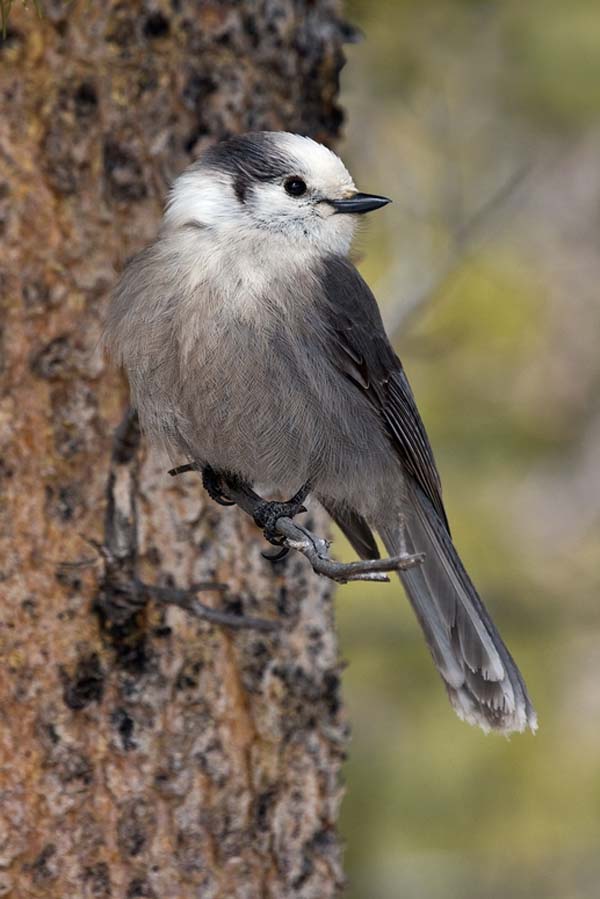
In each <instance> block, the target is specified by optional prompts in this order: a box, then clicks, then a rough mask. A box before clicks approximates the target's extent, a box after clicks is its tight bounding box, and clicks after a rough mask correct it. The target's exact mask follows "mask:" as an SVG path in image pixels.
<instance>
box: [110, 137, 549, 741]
mask: <svg viewBox="0 0 600 899" xmlns="http://www.w3.org/2000/svg"><path fill="white" fill-rule="evenodd" d="M387 202H389V200H387V199H386V198H385V197H379V196H374V195H371V194H364V193H359V192H358V191H357V189H356V187H355V185H354V182H353V180H352V178H351V177H350V175H349V173H348V171H347V170H346V168H345V166H344V164H343V163H342V161H341V160H340V159H339V158H338V157H337V156H336V155H335V154H334V153H333V152H331V151H330V150H329V149H327V148H326V147H324V146H322V145H321V144H318V143H315V142H314V141H313V140H311V139H309V138H307V137H301V136H299V135H297V134H287V133H284V132H258V133H252V134H245V135H242V136H238V137H233V138H231V139H229V140H225V141H223V142H221V143H219V144H216V145H214V146H212V147H211V148H210V149H208V150H207V151H206V152H205V153H204V155H203V156H202V157H201V158H200V159H199V160H198V161H197V162H195V163H194V164H193V165H191V166H190V167H189V168H188V169H187V170H186V171H185V172H184V173H183V174H182V175H180V177H178V178H177V180H176V181H175V183H174V185H173V188H172V190H171V193H170V196H169V200H168V204H167V207H166V211H165V214H164V218H163V221H162V225H161V227H160V230H159V233H158V237H157V238H156V240H155V242H154V243H153V244H152V245H151V246H149V247H147V248H146V249H145V250H143V251H142V252H141V253H139V255H137V256H135V257H134V258H133V259H132V260H131V261H130V262H129V263H128V265H127V266H126V268H125V271H124V272H123V274H122V276H121V279H120V281H119V283H118V285H117V288H116V290H115V293H114V297H113V300H112V305H111V307H110V311H109V314H108V322H107V327H106V337H105V340H106V343H107V345H108V347H109V350H110V351H111V353H112V355H113V357H114V358H115V359H116V360H117V361H118V363H119V364H120V365H122V366H123V368H124V369H125V371H126V373H127V376H128V379H129V385H130V390H131V396H132V403H133V405H134V406H135V408H137V410H138V413H139V417H140V421H141V425H142V428H143V430H144V431H145V432H146V433H147V434H148V435H149V436H150V438H152V439H153V440H154V441H155V442H157V443H158V444H160V445H162V446H163V447H164V448H166V449H167V451H168V452H169V453H170V454H171V455H172V456H173V455H175V454H178V455H179V456H180V457H181V455H182V454H184V455H185V456H186V457H187V458H188V459H189V460H192V461H193V462H194V463H197V464H198V466H199V467H202V468H203V470H204V474H205V477H204V481H205V486H207V488H208V489H209V492H211V495H213V498H216V499H221V500H222V501H224V502H226V485H227V481H228V479H229V483H230V484H231V483H233V479H235V481H236V483H245V484H248V485H251V484H260V485H270V486H271V488H272V489H273V490H276V491H277V492H279V493H282V494H283V495H285V496H292V495H293V497H294V498H293V500H291V501H290V503H287V504H286V503H271V504H268V503H265V514H264V516H263V518H262V519H261V521H260V523H261V525H264V527H265V529H266V530H265V532H266V533H267V535H268V534H269V527H271V528H272V526H273V522H274V520H276V517H277V516H278V515H279V516H280V515H283V514H286V515H293V514H294V513H295V512H297V511H299V509H300V508H301V505H300V504H301V502H302V501H303V499H304V497H305V496H306V495H307V494H308V493H310V494H311V495H313V496H314V497H316V498H317V499H318V500H319V502H320V503H321V504H322V505H323V506H324V507H325V509H326V510H327V511H328V512H329V514H330V515H331V516H332V518H333V519H334V520H335V521H336V522H337V523H338V525H339V527H340V528H341V530H342V531H343V532H344V534H345V535H346V536H347V538H348V539H349V541H350V543H351V544H352V546H353V547H354V549H355V550H356V552H357V553H358V554H359V555H360V556H361V557H363V558H375V557H377V556H378V550H377V545H376V543H375V539H374V536H373V534H374V532H375V533H378V534H379V535H380V536H381V538H382V540H383V543H384V544H385V546H386V548H387V550H388V552H390V553H398V552H399V551H400V550H401V548H406V549H407V550H408V551H409V552H423V553H424V554H425V559H424V562H423V564H422V565H419V566H416V567H415V568H412V569H410V570H407V571H404V572H401V573H400V577H401V580H402V583H403V585H404V588H405V590H406V593H407V595H408V598H409V600H410V602H411V604H412V607H413V609H414V611H415V614H416V616H417V619H418V621H419V624H420V625H421V627H422V629H423V632H424V635H425V639H426V640H427V645H428V647H429V650H430V652H431V655H432V657H433V661H434V663H435V666H436V668H437V669H438V671H439V673H440V675H441V677H442V679H443V681H444V684H445V686H446V689H447V691H448V695H449V697H450V701H451V703H452V705H453V707H454V709H455V710H456V712H457V713H458V715H459V716H460V717H461V718H463V719H464V720H465V721H468V722H469V723H471V724H476V725H479V726H480V727H481V728H482V729H483V730H484V731H489V730H496V731H501V732H503V733H510V732H512V731H522V730H524V729H525V728H527V727H529V728H531V729H532V730H535V728H536V716H535V712H534V710H533V707H532V705H531V702H530V699H529V696H528V694H527V689H526V687H525V684H524V682H523V679H522V677H521V674H520V672H519V670H518V668H517V666H516V664H515V662H514V661H513V659H512V657H511V655H510V653H509V651H508V649H507V647H506V646H505V644H504V642H503V641H502V638H501V637H500V635H499V633H498V631H497V630H496V627H495V626H494V623H493V622H492V620H491V618H490V615H489V614H488V612H487V611H486V609H485V607H484V605H483V603H482V601H481V599H480V598H479V595H478V593H477V591H476V589H475V587H474V586H473V584H472V582H471V580H470V578H469V576H468V574H467V572H466V571H465V569H464V567H463V565H462V563H461V561H460V558H459V556H458V554H457V552H456V549H455V548H454V545H453V543H452V538H451V536H450V530H449V527H448V520H447V518H446V512H445V510H444V504H443V502H442V494H441V486H440V478H439V475H438V471H437V468H436V464H435V461H434V458H433V453H432V450H431V446H430V444H429V440H428V438H427V434H426V432H425V428H424V426H423V422H422V421H421V417H420V415H419V412H418V410H417V407H416V404H415V400H414V397H413V393H412V390H411V388H410V385H409V383H408V380H407V378H406V375H405V373H404V369H403V367H402V364H401V362H400V360H399V359H398V357H397V356H396V354H395V352H394V350H393V349H392V347H391V345H390V343H389V340H388V338H387V336H386V334H385V331H384V327H383V323H382V320H381V316H380V313H379V309H378V307H377V303H376V301H375V298H374V297H373V294H372V293H371V291H370V290H369V288H368V286H367V285H366V284H365V282H364V281H363V279H362V278H361V276H360V274H359V273H358V271H357V270H356V268H355V267H354V266H353V264H352V263H351V262H350V261H349V259H348V253H349V250H350V244H351V241H352V237H353V234H354V230H355V226H356V223H357V217H358V216H360V215H362V214H363V213H365V212H369V211H370V210H373V209H377V208H378V207H381V206H383V205H385V204H386V203H387ZM218 485H225V487H224V488H223V489H222V490H221V491H219V487H218Z"/></svg>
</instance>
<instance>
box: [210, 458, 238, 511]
mask: <svg viewBox="0 0 600 899" xmlns="http://www.w3.org/2000/svg"><path fill="white" fill-rule="evenodd" d="M224 480H225V482H226V478H224V476H223V475H221V474H219V473H218V472H216V471H215V470H214V468H211V467H210V465H205V466H204V468H203V469H202V486H203V487H204V489H205V490H206V492H207V493H208V495H209V496H210V498H211V499H212V500H214V501H215V502H216V503H218V504H219V505H220V506H235V503H234V502H233V500H232V499H230V498H229V497H228V496H227V495H226V494H225V493H223V487H222V484H223V481H224Z"/></svg>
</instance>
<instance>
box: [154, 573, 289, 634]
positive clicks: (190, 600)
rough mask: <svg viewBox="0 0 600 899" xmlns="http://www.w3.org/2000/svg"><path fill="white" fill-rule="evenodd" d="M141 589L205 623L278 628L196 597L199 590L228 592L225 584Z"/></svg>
mask: <svg viewBox="0 0 600 899" xmlns="http://www.w3.org/2000/svg"><path fill="white" fill-rule="evenodd" d="M140 587H141V589H142V590H143V591H144V592H146V593H148V594H150V596H153V597H154V598H155V599H158V600H159V601H160V602H164V603H168V604H169V605H173V606H179V608H180V609H185V611H186V612H191V614H192V615H195V616H196V618H201V619H202V620H204V621H210V623H211V624H220V625H222V626H223V627H232V628H237V629H240V630H241V629H244V628H247V629H249V630H256V631H265V632H267V631H274V630H277V628H278V626H279V625H278V623H277V622H276V621H269V620H268V619H266V618H253V617H251V616H250V615H233V614H231V613H229V612H220V611H219V610H218V609H213V608H211V607H210V606H207V605H205V604H204V603H203V602H200V600H199V599H197V598H196V596H195V595H194V594H195V593H196V591H197V590H226V589H227V588H226V587H225V585H224V584H212V583H207V584H193V585H192V586H191V587H189V588H188V589H187V590H181V589H179V588H178V587H158V586H153V585H149V584H141V585H140Z"/></svg>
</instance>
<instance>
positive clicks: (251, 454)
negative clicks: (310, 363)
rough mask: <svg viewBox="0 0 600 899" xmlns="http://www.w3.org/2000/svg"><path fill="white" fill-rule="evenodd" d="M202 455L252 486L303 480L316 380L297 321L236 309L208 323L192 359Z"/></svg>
mask: <svg viewBox="0 0 600 899" xmlns="http://www.w3.org/2000/svg"><path fill="white" fill-rule="evenodd" d="M189 358H190V362H191V366H190V368H191V370H192V369H193V372H194V374H193V379H192V380H193V383H194V394H193V396H192V397H191V408H190V410H189V412H190V415H191V417H192V419H193V421H194V423H195V428H194V431H195V434H196V435H197V446H198V452H199V453H200V454H201V455H202V456H203V457H204V458H205V459H206V460H207V461H209V462H210V463H211V464H213V465H215V466H216V467H221V468H228V469H231V470H233V471H236V472H241V473H243V474H245V475H246V476H247V477H248V478H250V479H251V480H254V481H265V482H266V481H273V482H275V483H278V484H281V483H282V482H284V481H285V480H286V478H287V475H288V474H289V472H290V470H291V471H294V470H295V471H296V472H297V473H298V475H299V477H300V479H302V477H303V476H304V472H303V469H304V467H305V465H306V460H307V457H308V456H309V455H310V446H311V445H312V444H313V443H314V434H313V431H314V421H315V419H314V415H313V414H311V410H310V408H309V407H310V405H311V400H310V374H309V372H308V371H307V368H306V365H305V364H304V360H303V354H302V351H301V344H300V342H299V340H298V336H297V335H296V334H294V333H293V329H292V327H291V322H289V321H288V322H285V321H283V320H282V319H281V318H273V317H271V319H269V320H267V319H266V318H265V319H263V320H261V319H260V318H259V319H258V320H257V319H256V318H252V317H248V316H247V315H244V314H239V313H237V311H236V310H235V309H234V308H232V307H230V308H229V309H228V311H227V314H223V312H222V311H221V313H219V314H217V315H214V316H207V317H206V319H205V321H204V326H203V329H202V332H201V333H200V334H199V335H198V340H197V341H196V343H195V348H194V350H193V352H192V354H191V355H190V357H189Z"/></svg>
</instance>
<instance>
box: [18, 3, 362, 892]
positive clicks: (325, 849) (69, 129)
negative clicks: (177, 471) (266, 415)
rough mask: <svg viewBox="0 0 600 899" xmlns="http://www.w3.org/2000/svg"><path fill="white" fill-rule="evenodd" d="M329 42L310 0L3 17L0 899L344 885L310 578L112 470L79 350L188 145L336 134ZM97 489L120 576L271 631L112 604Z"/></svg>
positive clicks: (118, 383)
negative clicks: (272, 132)
mask: <svg viewBox="0 0 600 899" xmlns="http://www.w3.org/2000/svg"><path fill="white" fill-rule="evenodd" d="M345 34H346V28H345V25H344V23H343V22H342V21H341V20H340V18H339V8H338V6H337V3H335V2H333V0H331V2H330V0H317V2H311V0H263V2H254V0H245V2H233V0H231V2H218V3H217V2H209V0H196V2H192V0H187V2H185V0H183V2H175V0H173V2H171V3H166V2H164V3H142V2H131V3H121V2H112V0H111V2H106V3H102V4H89V3H85V2H83V0H76V2H73V3H62V2H54V0H53V2H47V3H45V4H44V7H43V16H42V17H41V18H40V19H38V18H37V17H35V16H34V15H33V13H32V11H31V9H29V10H27V9H24V8H23V7H22V6H21V5H20V4H19V5H15V6H13V9H12V11H11V16H10V21H9V23H8V26H7V34H6V38H5V40H3V41H2V42H0V106H1V108H2V111H3V114H2V116H1V117H0V233H1V237H2V245H3V252H2V256H1V258H0V303H1V310H2V319H1V323H2V327H1V340H0V348H1V351H0V373H1V376H2V388H1V393H0V492H1V496H2V501H1V506H0V559H1V561H0V596H1V597H2V603H1V607H0V616H1V622H0V623H1V629H0V653H1V658H2V678H1V679H0V697H1V698H0V715H1V717H2V726H1V730H0V734H1V736H0V746H1V749H0V754H1V766H0V792H1V797H2V799H1V803H0V895H9V894H10V895H15V896H21V895H23V896H25V895H28V896H44V897H50V899H52V897H56V899H59V897H60V899H63V897H65V896H69V897H73V899H77V897H88V896H94V897H96V896H98V897H105V896H106V897H108V896H114V897H127V899H134V897H137V896H140V897H143V896H147V897H152V896H155V897H160V899H166V897H169V899H170V897H183V899H187V897H190V899H191V897H202V899H225V897H228V899H229V897H240V899H241V897H248V899H250V897H263V896H265V897H273V899H275V897H277V899H284V897H288V896H298V897H303V899H309V897H314V899H317V897H318V899H326V897H328V896H333V895H334V894H335V893H336V891H338V890H339V888H340V885H341V883H342V880H343V877H342V871H341V865H340V846H339V839H338V836H337V834H336V820H337V813H338V806H339V802H340V796H341V791H340V785H339V770H340V765H341V762H342V759H343V755H344V750H345V746H346V741H347V722H346V720H345V717H344V713H343V709H342V706H341V701H340V690H339V672H340V666H339V660H338V656H337V645H336V639H335V630H334V620H333V611H332V604H331V589H330V585H329V584H327V583H326V582H325V581H323V580H319V579H318V578H317V577H316V576H315V575H314V574H313V573H312V571H311V570H310V567H309V566H308V565H307V563H306V561H305V560H304V559H302V558H301V557H293V556H291V557H290V558H289V559H288V560H287V561H286V562H285V564H284V565H283V566H280V567H277V568H276V569H274V568H272V567H271V566H269V564H268V563H267V562H265V561H264V560H263V559H262V557H261V555H260V550H261V549H262V548H264V547H263V543H262V538H261V537H260V535H259V533H258V532H257V531H256V529H255V528H254V527H253V525H252V524H251V523H250V522H249V521H248V520H247V519H246V518H245V516H244V515H243V514H242V513H239V512H238V511H237V510H230V509H227V510H221V509H219V508H217V507H216V506H215V505H213V504H210V503H209V502H207V501H206V500H205V498H204V496H203V495H202V490H201V487H200V484H199V481H198V479H197V478H196V477H194V476H193V475H185V476H184V477H181V478H178V479H176V480H172V479H170V478H169V477H168V475H167V473H166V468H167V464H166V461H165V460H164V459H160V458H159V457H158V456H156V455H155V454H154V453H150V452H148V450H147V448H146V447H145V446H144V445H143V443H142V445H141V447H139V448H136V447H133V448H132V451H131V453H130V456H129V458H124V459H121V460H117V462H115V460H114V459H113V461H112V463H111V461H110V460H111V451H112V445H113V432H114V429H115V427H116V426H117V424H118V422H119V421H120V419H121V416H122V413H123V410H124V408H125V406H126V403H127V398H126V389H125V386H124V384H123V381H122V379H121V378H120V376H119V375H118V374H117V373H115V372H113V371H111V370H110V369H109V368H108V367H107V366H106V364H105V362H104V360H103V359H102V357H101V355H100V354H99V353H98V352H97V344H98V340H99V337H100V333H101V329H102V322H103V317H104V312H105V308H106V302H107V297H108V294H109V291H110V288H111V285H112V283H113V281H114V279H115V276H116V272H117V271H118V270H119V269H120V268H121V266H122V265H123V263H124V261H125V259H126V258H127V257H128V256H129V255H130V254H131V253H133V252H135V251H136V250H137V249H139V248H140V247H141V246H142V245H143V244H144V243H145V242H146V241H148V240H150V239H151V238H152V236H153V234H154V232H155V229H156V226H157V221H158V217H159V214H160V210H161V205H162V201H163V197H164V194H165V191H166V189H167V186H168V184H169V182H170V180H171V179H172V178H173V176H174V175H176V174H177V173H178V172H179V171H180V170H181V169H182V168H184V166H185V165H186V164H188V162H189V161H190V160H191V159H192V158H193V157H194V156H195V155H197V153H198V152H199V151H200V150H201V149H202V148H203V147H204V146H205V145H206V144H208V143H209V142H210V141H212V140H215V139H218V138H221V137H224V136H226V135H227V134H230V133H233V132H238V131H244V130H249V129H256V128H268V129H269V128H274V129H278V128H286V129H290V130H297V131H301V132H303V133H308V134H310V135H312V136H314V137H316V138H317V139H320V140H324V141H327V142H330V141H331V140H333V139H335V137H336V136H337V132H338V129H339V125H340V121H341V113H340V110H339V107H338V105H337V100H336V97H337V88H338V73H339V70H340V67H341V63H342V59H343V57H342V50H341V45H342V41H343V38H344V35H345ZM109 474H110V476H111V477H112V476H114V479H113V482H112V488H110V489H112V490H113V495H114V496H116V497H117V500H118V504H119V509H120V510H121V512H122V514H123V515H124V516H125V519H124V524H125V525H127V523H128V522H129V523H131V521H130V520H129V519H127V514H129V513H131V503H132V502H133V503H134V504H135V511H136V515H137V518H136V521H135V529H136V538H137V542H138V545H137V556H138V558H137V560H136V562H137V566H138V569H139V570H138V574H139V576H140V578H141V579H142V580H144V581H146V582H148V583H154V584H162V585H169V584H176V585H178V586H181V587H185V586H187V585H189V584H191V583H195V582H198V581H205V580H217V581H220V582H225V583H227V585H228V587H229V591H228V593H227V594H225V595H222V594H220V593H213V594H206V598H205V600H206V602H207V603H213V604H219V603H220V604H224V605H225V606H227V608H228V609H229V610H230V611H233V612H236V613H242V614H252V615H255V616H258V617H265V618H277V619H278V620H280V622H281V625H282V626H281V627H280V628H279V629H278V630H277V631H276V632H273V633H268V634H265V633H258V632H254V631H251V630H241V631H236V632H234V631H229V630H224V629H222V628H218V627H215V626H213V625H210V624H208V623H206V622H202V621H199V620H197V619H195V618H192V617H191V616H190V615H189V614H187V613H186V612H185V611H183V610H181V609H177V608H174V607H172V606H169V607H167V606H164V605H161V604H159V603H158V602H156V601H154V600H149V601H148V602H147V603H146V604H145V605H144V606H143V607H140V608H139V609H137V610H135V612H134V613H132V612H131V610H129V611H127V610H125V612H123V614H121V616H119V610H118V608H117V607H116V606H115V605H114V603H113V604H112V605H111V601H112V600H111V596H108V594H107V589H106V580H105V578H104V575H105V567H104V563H103V559H102V553H101V552H99V551H98V545H99V544H102V542H103V541H104V539H105V516H106V513H107V495H108V494H107V489H108V488H109V486H110V483H111V482H110V478H109ZM109 492H110V491H109ZM128 503H129V506H128V505H127V504H128ZM121 504H124V505H121ZM128 508H129V513H128V512H127V509H128ZM314 516H315V526H316V527H317V528H318V529H321V528H322V527H323V520H322V516H321V513H320V512H319V511H318V510H315V512H314ZM122 570H123V571H125V569H122ZM125 574H127V572H125ZM129 574H131V572H129ZM112 583H113V587H114V582H112ZM113 594H114V591H113ZM112 599H114V595H113V596H112ZM117 605H118V604H117ZM121 611H122V610H121Z"/></svg>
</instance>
